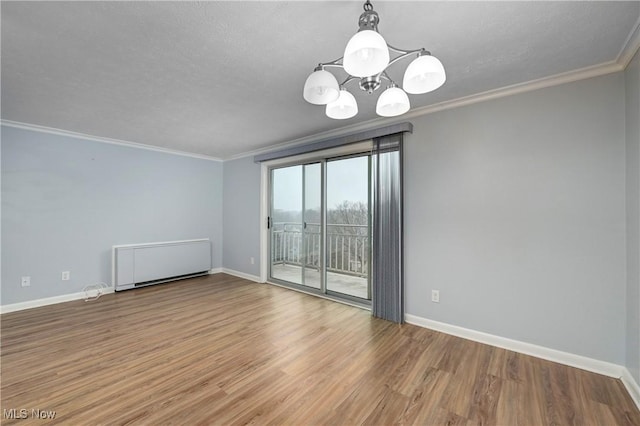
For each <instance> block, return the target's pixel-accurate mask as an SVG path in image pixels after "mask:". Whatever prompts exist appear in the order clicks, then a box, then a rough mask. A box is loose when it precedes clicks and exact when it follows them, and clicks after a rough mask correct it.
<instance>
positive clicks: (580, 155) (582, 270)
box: [224, 73, 626, 364]
mask: <svg viewBox="0 0 640 426" xmlns="http://www.w3.org/2000/svg"><path fill="white" fill-rule="evenodd" d="M624 90H625V89H624V74H623V73H615V74H611V75H607V76H603V77H598V78H593V79H589V80H584V81H579V82H575V83H571V84H565V85H561V86H557V87H552V88H548V89H543V90H537V91H534V92H529V93H525V94H520V95H514V96H510V97H506V98H502V99H497V100H492V101H487V102H483V103H479V104H475V105H471V106H467V107H463V108H457V109H453V110H449V111H442V112H439V113H434V114H430V115H426V116H422V117H419V118H415V119H413V120H412V122H413V124H414V126H415V127H414V133H413V134H412V135H409V136H408V137H407V138H406V145H405V220H406V223H405V230H406V240H405V256H406V264H405V268H406V269H405V271H406V292H407V294H406V304H407V313H409V314H412V315H417V316H420V317H423V318H428V319H432V320H436V321H442V322H446V323H449V324H454V325H458V326H461V327H465V328H470V329H473V330H478V331H483V332H487V333H491V334H495V335H498V336H503V337H507V338H511V339H516V340H521V341H525V342H529V343H534V344H538V345H542V346H546V347H550V348H554V349H558V350H562V351H567V352H570V353H575V354H579V355H583V356H587V357H592V358H595V359H599V360H604V361H609V362H613V363H617V364H624V360H625V322H626V318H625V292H626V284H625V251H626V250H625V95H624V93H625V92H624ZM228 166H229V168H227V167H228ZM231 172H232V173H231ZM228 176H229V177H230V178H231V179H233V180H235V181H237V182H239V186H238V190H237V191H236V190H235V186H234V183H233V182H232V181H230V180H227V177H228ZM259 184H260V176H259V167H258V166H257V165H255V164H253V163H252V162H251V160H250V159H249V158H247V159H242V160H237V161H233V162H228V163H225V240H224V242H225V259H224V264H225V266H226V267H232V268H233V269H236V270H238V271H241V272H246V273H252V274H257V273H258V268H257V267H256V268H250V267H249V265H248V264H247V261H246V258H247V257H248V256H250V254H249V253H253V252H255V250H257V246H258V244H259V234H258V232H255V233H254V232H253V231H252V232H247V233H243V234H242V235H243V238H242V239H238V240H236V241H234V242H233V244H234V245H233V248H231V246H230V245H229V244H231V242H230V241H229V236H228V234H232V233H234V232H239V231H240V230H241V228H242V226H246V225H247V221H248V220H251V219H252V218H253V220H259V217H258V214H257V213H256V214H254V213H251V215H250V216H246V213H241V210H244V209H247V211H248V210H249V209H250V208H255V209H257V208H258V196H257V195H258V194H257V193H256V192H255V191H256V188H258V187H259ZM249 188H254V189H253V190H248V189H249ZM231 198H232V199H233V205H230V204H227V201H228V200H229V199H231ZM236 206H237V207H238V209H237V210H236V209H235V208H234V207H236ZM254 226H255V227H256V228H255V229H256V230H257V224H256V225H254ZM227 253H229V256H230V257H229V258H227ZM232 253H233V254H232ZM228 259H229V261H230V262H231V259H233V262H234V263H233V265H231V264H227V260H228ZM431 289H438V290H440V303H438V304H436V303H432V302H431Z"/></svg>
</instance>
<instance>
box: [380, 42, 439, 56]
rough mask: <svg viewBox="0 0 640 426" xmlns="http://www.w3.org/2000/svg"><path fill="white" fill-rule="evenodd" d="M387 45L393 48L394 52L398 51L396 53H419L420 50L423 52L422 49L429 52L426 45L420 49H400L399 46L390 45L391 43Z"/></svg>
mask: <svg viewBox="0 0 640 426" xmlns="http://www.w3.org/2000/svg"><path fill="white" fill-rule="evenodd" d="M387 47H388V48H389V49H390V50H393V51H394V52H396V53H402V54H403V55H404V54H407V53H419V52H422V51H424V52H427V51H426V50H425V48H424V47H421V48H420V49H411V50H405V49H399V48H397V47H393V46H392V45H390V44H389V43H387ZM427 53H429V52H427Z"/></svg>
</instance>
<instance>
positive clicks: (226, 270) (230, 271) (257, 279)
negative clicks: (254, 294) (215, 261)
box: [220, 268, 263, 283]
mask: <svg viewBox="0 0 640 426" xmlns="http://www.w3.org/2000/svg"><path fill="white" fill-rule="evenodd" d="M220 272H222V273H223V274H229V275H233V276H234V277H238V278H244V279H245V280H249V281H255V282H257V283H262V282H263V281H262V280H261V279H260V277H259V276H257V275H251V274H246V273H244V272H240V271H235V270H233V269H229V268H220Z"/></svg>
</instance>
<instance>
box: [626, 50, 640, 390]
mask: <svg viewBox="0 0 640 426" xmlns="http://www.w3.org/2000/svg"><path fill="white" fill-rule="evenodd" d="M625 92H626V112H627V117H626V139H627V156H626V157H627V168H626V170H627V336H626V337H627V363H626V365H627V368H628V369H629V371H630V372H631V374H632V375H633V377H634V378H635V380H636V382H637V383H640V53H638V52H636V56H635V57H634V59H633V61H632V62H631V64H630V65H629V66H628V67H627V69H626V72H625Z"/></svg>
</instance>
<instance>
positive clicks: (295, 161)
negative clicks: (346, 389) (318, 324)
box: [260, 140, 373, 309]
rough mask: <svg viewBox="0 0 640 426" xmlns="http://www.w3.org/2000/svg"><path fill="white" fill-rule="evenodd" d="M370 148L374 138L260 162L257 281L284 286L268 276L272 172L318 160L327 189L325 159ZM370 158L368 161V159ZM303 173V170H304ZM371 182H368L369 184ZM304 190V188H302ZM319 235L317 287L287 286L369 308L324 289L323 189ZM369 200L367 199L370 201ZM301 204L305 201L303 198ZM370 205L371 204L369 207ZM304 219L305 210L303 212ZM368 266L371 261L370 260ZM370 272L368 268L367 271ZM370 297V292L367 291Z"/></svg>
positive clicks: (361, 151)
mask: <svg viewBox="0 0 640 426" xmlns="http://www.w3.org/2000/svg"><path fill="white" fill-rule="evenodd" d="M372 149H373V141H372V140H366V141H362V142H360V143H354V144H350V145H345V146H341V147H337V148H330V149H326V150H322V151H317V152H311V153H307V154H302V155H297V156H293V157H286V158H282V159H277V160H271V161H265V162H262V163H261V196H260V217H261V218H262V220H261V224H260V282H263V283H267V282H268V283H271V284H275V285H284V284H282V283H278V282H274V281H275V280H273V279H271V277H270V276H269V272H270V268H271V266H270V265H271V256H270V247H271V242H270V238H271V233H270V229H269V227H268V220H269V219H268V217H269V215H270V209H271V171H272V170H273V169H276V168H283V167H288V166H294V165H302V166H303V167H304V165H305V164H311V163H321V166H322V167H321V181H322V186H323V187H324V188H326V183H327V182H326V179H327V176H326V167H325V163H326V160H327V159H334V158H338V157H349V156H357V155H358V154H363V155H364V154H366V155H369V154H370V153H371V151H372ZM369 161H370V160H369ZM303 176H304V171H303ZM370 184H371V182H369V185H370ZM303 190H304V188H303ZM303 192H304V191H303ZM321 192H322V197H321V203H320V204H321V237H320V245H321V248H322V250H321V261H322V268H321V275H320V281H321V285H320V290H316V289H314V288H313V287H306V286H304V285H296V284H295V283H293V284H292V285H291V284H289V282H287V284H286V287H287V288H292V289H295V290H298V291H302V292H305V293H310V294H313V295H316V296H319V297H325V298H328V299H331V300H335V301H338V302H342V303H346V304H349V305H353V306H357V307H361V308H365V309H370V301H365V300H364V299H360V298H357V297H353V296H349V295H346V294H343V293H337V292H331V291H327V289H326V261H327V250H326V241H327V240H326V238H327V226H326V221H327V214H326V202H327V200H326V192H327V191H326V190H323V191H321ZM369 203H370V201H369ZM303 207H304V200H303ZM369 207H370V206H369ZM303 219H304V212H303ZM369 269H370V262H369ZM369 272H370V271H369ZM370 287H371V277H370V273H369V289H368V292H370V291H371V289H370ZM369 296H370V293H369Z"/></svg>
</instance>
